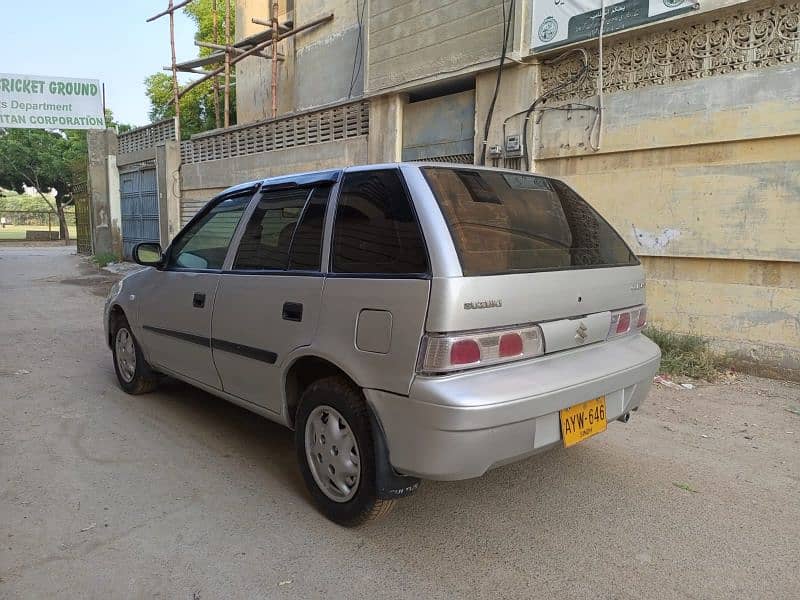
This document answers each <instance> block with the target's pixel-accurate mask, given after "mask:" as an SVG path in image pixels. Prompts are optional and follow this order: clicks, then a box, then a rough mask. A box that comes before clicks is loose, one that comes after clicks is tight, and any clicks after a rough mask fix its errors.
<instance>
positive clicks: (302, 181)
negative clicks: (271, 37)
mask: <svg viewBox="0 0 800 600" xmlns="http://www.w3.org/2000/svg"><path fill="white" fill-rule="evenodd" d="M403 166H409V167H414V168H420V167H434V168H437V167H439V168H459V169H469V170H476V171H496V172H500V173H513V174H515V175H537V176H539V177H543V176H542V175H538V174H536V173H526V172H524V171H515V170H513V169H502V168H499V167H486V166H481V165H469V164H463V163H449V162H438V161H419V162H417V161H414V162H408V161H403V162H393V163H375V164H366V165H353V166H349V167H344V168H341V169H326V170H322V171H305V172H300V173H292V174H290V175H277V176H274V177H266V178H264V179H254V180H252V181H247V182H245V183H239V184H237V185H234V186H232V187H229V188H228V189H226V190H225V191H223V192H222V193H221V194H220V195H221V196H228V195H233V194H237V193H239V192H244V191H247V190H250V189H254V188H257V187H270V188H272V187H284V186H286V187H295V186H304V185H313V184H315V183H323V182H325V183H335V182H336V181H338V179H339V177H340V176H341V175H342V173H345V172H357V171H371V170H375V169H392V168H395V169H396V168H399V167H403Z"/></svg>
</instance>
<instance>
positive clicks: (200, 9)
mask: <svg viewBox="0 0 800 600" xmlns="http://www.w3.org/2000/svg"><path fill="white" fill-rule="evenodd" d="M225 1H226V0H195V1H194V2H192V3H191V4H189V5H188V6H187V7H186V8H184V9H183V10H184V12H185V13H186V14H187V15H188V16H189V17H190V18H191V19H192V20H193V21H194V22H195V25H196V26H197V32H196V33H195V35H194V39H196V40H197V41H199V42H212V43H214V41H215V39H216V40H217V42H216V43H219V44H224V43H225ZM214 2H216V4H217V36H216V38H215V37H214V13H213V7H214ZM235 23H236V2H234V1H233V0H231V17H230V26H231V38H233V33H234V30H235V27H236V26H235ZM212 52H214V51H213V50H211V49H210V48H200V56H208V55H209V54H211V53H212Z"/></svg>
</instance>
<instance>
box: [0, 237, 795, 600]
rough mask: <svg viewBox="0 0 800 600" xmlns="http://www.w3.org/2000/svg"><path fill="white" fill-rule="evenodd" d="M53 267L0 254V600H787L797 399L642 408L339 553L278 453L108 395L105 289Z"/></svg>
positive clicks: (451, 491) (434, 497)
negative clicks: (103, 311) (102, 318)
mask: <svg viewBox="0 0 800 600" xmlns="http://www.w3.org/2000/svg"><path fill="white" fill-rule="evenodd" d="M69 252H74V250H71V249H67V250H65V249H62V248H48V249H39V248H24V249H10V248H8V247H0V482H1V485H2V489H1V490H0V544H1V546H0V597H2V598H52V597H59V598H78V597H81V598H152V597H155V598H169V599H172V598H186V599H192V598H202V599H212V598H214V599H215V598H303V599H305V598H623V599H624V598H658V599H659V600H664V599H668V598H703V599H705V598H797V597H800V569H798V550H800V501H798V498H800V493H799V492H800V485H799V483H798V482H799V481H800V444H799V443H798V442H800V417H798V416H796V415H794V414H793V413H791V412H789V411H787V410H785V407H786V406H796V405H799V404H800V388H798V387H797V386H795V385H790V384H782V383H780V382H772V381H767V380H759V379H741V378H738V379H736V380H735V381H734V382H733V383H730V384H728V385H719V386H709V387H701V388H699V389H696V390H692V391H684V392H677V391H673V390H659V391H656V392H655V393H654V394H653V395H652V396H651V401H650V402H649V403H648V404H647V406H646V407H645V408H643V409H642V410H641V411H639V414H637V415H636V416H635V417H634V418H633V419H632V420H631V422H630V423H629V424H628V425H621V424H613V425H611V426H610V428H609V431H608V432H607V434H606V435H604V436H602V437H598V438H594V439H592V440H589V441H587V442H586V443H584V444H581V445H578V446H576V447H575V448H572V449H570V450H568V451H565V450H558V451H554V452H551V453H548V454H545V455H542V456H539V457H535V458H533V459H531V460H528V461H525V462H523V463H520V464H516V465H512V466H509V467H505V468H502V469H499V470H496V471H493V472H491V473H490V474H488V475H487V476H485V477H483V478H481V479H477V480H472V481H464V482H457V483H435V482H426V483H424V484H423V486H422V488H421V489H420V491H419V493H418V494H417V495H416V496H414V497H412V498H410V499H408V500H406V501H404V502H403V503H402V504H401V505H400V506H399V507H398V509H397V510H396V511H395V512H394V514H393V515H392V516H391V517H390V518H388V519H386V520H384V521H382V522H379V523H377V524H375V525H374V526H371V527H368V528H364V529H359V530H346V529H341V528H339V527H337V526H335V525H333V524H331V523H329V522H328V521H326V520H325V519H324V518H322V517H321V516H320V515H319V514H317V513H316V512H315V511H314V510H313V508H311V506H310V504H309V501H308V498H307V496H306V493H305V491H304V489H303V486H302V482H301V479H300V476H299V474H298V471H297V468H296V466H295V463H294V453H293V450H292V440H291V436H290V434H289V432H288V431H286V430H284V429H282V428H280V427H278V426H276V425H273V424H271V423H270V422H267V421H265V420H263V419H261V418H259V417H257V416H254V415H252V414H250V413H247V412H246V411H244V410H242V409H239V408H237V407H235V406H233V405H230V404H227V403H225V402H223V401H221V400H217V399H215V398H213V397H211V396H209V395H207V394H204V393H202V392H199V391H197V390H194V389H192V388H190V387H188V386H186V385H183V384H180V383H171V384H169V385H167V386H165V387H164V388H162V389H161V390H160V391H159V392H158V393H154V394H151V395H147V396H143V397H130V396H127V395H125V394H124V393H122V392H121V391H120V390H119V389H118V388H117V386H116V384H115V380H114V373H113V368H112V364H111V360H110V355H109V352H108V351H107V349H106V347H105V346H104V344H103V341H102V339H101V337H102V336H101V333H100V332H101V324H100V314H101V306H102V300H103V298H102V296H103V295H104V293H105V291H106V289H107V288H108V286H109V281H108V279H106V278H104V277H103V276H98V275H97V273H96V272H93V271H92V270H91V269H89V268H88V267H87V266H86V265H85V264H84V265H83V266H81V264H80V262H79V259H78V258H77V257H75V256H74V255H70V254H69ZM789 432H791V433H789Z"/></svg>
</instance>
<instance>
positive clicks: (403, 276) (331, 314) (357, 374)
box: [315, 167, 431, 394]
mask: <svg viewBox="0 0 800 600" xmlns="http://www.w3.org/2000/svg"><path fill="white" fill-rule="evenodd" d="M338 196H339V197H338V200H337V202H336V205H335V206H336V210H335V218H333V216H332V220H333V231H332V239H331V244H330V246H331V250H330V267H329V270H328V273H327V274H326V280H325V291H324V295H323V301H322V314H321V315H320V324H319V327H318V330H317V336H316V339H315V346H316V347H317V349H318V350H319V352H321V353H322V355H323V356H324V357H327V358H329V359H330V360H332V361H334V362H335V363H336V364H339V365H342V366H343V367H344V368H346V370H347V372H348V374H349V375H350V376H352V377H353V379H354V380H355V381H356V382H357V383H358V384H359V385H360V386H362V387H365V388H376V389H380V390H385V391H389V392H394V393H397V394H407V393H408V390H409V387H410V385H411V380H412V377H413V376H414V372H415V368H416V362H417V357H418V353H419V345H420V339H421V338H422V335H423V333H424V328H425V316H426V314H427V310H428V297H429V294H430V283H431V282H430V263H429V259H428V254H427V248H426V245H425V240H424V238H423V235H422V231H421V229H420V226H419V222H418V220H417V216H416V213H415V211H414V206H413V204H412V202H411V198H410V196H409V194H408V192H407V190H406V189H405V185H404V182H403V179H402V176H401V173H400V170H399V169H397V168H383V167H378V168H376V167H358V168H351V169H348V170H347V171H346V172H345V173H344V176H343V178H342V181H341V183H340V186H339V194H338ZM331 212H334V211H333V210H332V211H331Z"/></svg>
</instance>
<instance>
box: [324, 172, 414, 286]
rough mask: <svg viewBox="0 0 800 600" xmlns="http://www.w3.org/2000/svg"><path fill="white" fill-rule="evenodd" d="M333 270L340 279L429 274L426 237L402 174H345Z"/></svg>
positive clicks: (335, 228)
mask: <svg viewBox="0 0 800 600" xmlns="http://www.w3.org/2000/svg"><path fill="white" fill-rule="evenodd" d="M332 268H333V271H334V272H335V273H376V274H422V273H427V272H428V258H427V253H426V252H425V244H424V243H423V240H422V233H421V232H420V229H419V224H418V223H417V219H416V217H415V215H414V211H413V210H412V208H411V202H410V200H409V198H408V196H407V195H406V191H405V189H404V187H403V183H402V181H401V180H400V173H399V172H398V170H397V169H385V170H376V171H359V172H356V173H347V174H345V176H344V181H343V182H342V191H341V193H340V196H339V203H338V206H337V208H336V221H335V223H334V229H333V264H332Z"/></svg>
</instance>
